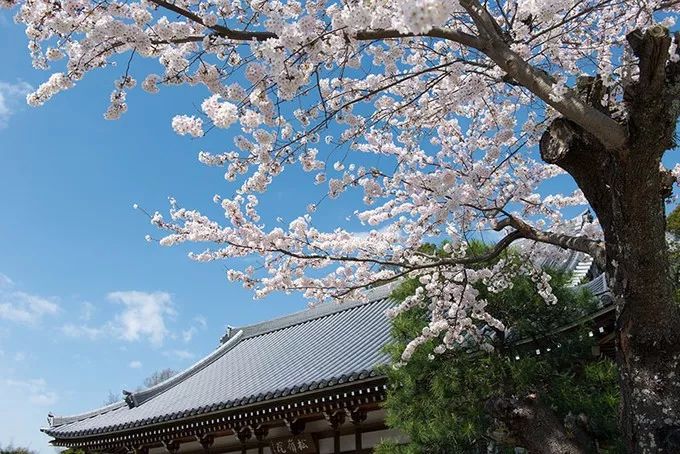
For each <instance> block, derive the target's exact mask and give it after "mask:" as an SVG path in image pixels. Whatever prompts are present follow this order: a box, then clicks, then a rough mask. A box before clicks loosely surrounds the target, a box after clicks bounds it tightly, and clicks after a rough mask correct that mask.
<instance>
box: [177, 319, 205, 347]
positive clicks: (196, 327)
mask: <svg viewBox="0 0 680 454" xmlns="http://www.w3.org/2000/svg"><path fill="white" fill-rule="evenodd" d="M206 326H208V322H207V321H206V319H205V317H203V316H202V315H197V316H196V317H194V320H193V323H192V324H191V326H189V328H188V329H186V330H183V331H182V340H183V341H184V342H190V341H191V339H193V338H194V335H195V334H196V333H198V332H199V331H200V330H204V329H205V328H206Z"/></svg>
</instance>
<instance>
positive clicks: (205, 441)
mask: <svg viewBox="0 0 680 454" xmlns="http://www.w3.org/2000/svg"><path fill="white" fill-rule="evenodd" d="M196 439H197V440H198V442H199V443H200V444H201V446H203V451H205V452H210V447H211V446H212V445H213V443H215V436H214V435H212V434H204V435H201V436H198V437H196Z"/></svg>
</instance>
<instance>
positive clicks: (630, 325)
mask: <svg viewBox="0 0 680 454" xmlns="http://www.w3.org/2000/svg"><path fill="white" fill-rule="evenodd" d="M640 152H641V150H631V151H630V153H631V154H632V153H640ZM633 162H635V161H633ZM620 167H621V168H619V169H617V172H616V177H615V178H614V181H613V183H614V186H613V188H612V189H613V192H614V194H613V197H612V201H613V203H614V205H613V207H612V208H613V209H612V210H611V212H610V213H608V217H610V218H611V219H610V220H608V221H607V224H608V225H607V227H606V228H605V240H606V244H607V272H608V275H609V278H610V286H611V288H612V291H613V293H614V296H615V298H616V302H617V320H616V341H617V355H616V360H617V364H618V368H619V377H620V383H621V397H622V413H621V424H622V429H623V432H624V434H625V436H626V441H627V444H628V449H629V451H630V452H635V453H654V452H664V453H680V309H679V306H678V303H677V301H676V299H675V289H674V288H673V287H674V286H673V282H672V279H671V272H670V263H669V260H668V248H667V244H666V236H665V216H664V209H663V200H662V197H661V195H660V188H661V180H660V176H661V175H662V174H661V173H660V172H659V171H658V163H656V164H655V165H654V166H652V165H648V166H639V165H632V163H631V164H629V165H628V166H620ZM606 217H607V216H604V218H606Z"/></svg>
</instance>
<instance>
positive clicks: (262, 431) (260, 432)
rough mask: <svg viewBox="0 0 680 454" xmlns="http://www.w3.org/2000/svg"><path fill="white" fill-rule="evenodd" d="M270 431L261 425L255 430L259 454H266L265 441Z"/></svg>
mask: <svg viewBox="0 0 680 454" xmlns="http://www.w3.org/2000/svg"><path fill="white" fill-rule="evenodd" d="M268 432H269V430H268V429H267V428H266V427H264V426H262V425H260V426H257V427H256V428H255V439H256V440H257V453H258V454H264V439H265V437H266V436H267V433H268Z"/></svg>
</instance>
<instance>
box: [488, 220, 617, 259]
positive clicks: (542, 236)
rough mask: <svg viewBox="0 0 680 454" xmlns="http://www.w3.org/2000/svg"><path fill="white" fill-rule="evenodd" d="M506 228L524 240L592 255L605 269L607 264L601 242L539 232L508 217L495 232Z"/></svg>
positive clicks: (498, 225)
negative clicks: (511, 229) (510, 228)
mask: <svg viewBox="0 0 680 454" xmlns="http://www.w3.org/2000/svg"><path fill="white" fill-rule="evenodd" d="M505 227H512V228H514V229H515V231H516V232H518V233H519V234H520V235H521V237H522V238H525V239H528V240H533V241H538V242H540V243H546V244H552V245H555V246H559V247H561V248H564V249H571V250H573V251H579V252H583V253H585V254H588V255H590V256H591V257H592V258H593V260H594V261H595V263H596V264H597V266H599V267H600V268H602V269H604V267H605V264H606V252H605V247H604V245H603V244H602V242H601V241H597V240H593V239H590V238H588V237H585V236H570V235H565V234H563V233H554V232H544V231H541V230H537V229H536V228H534V227H532V226H530V225H529V224H527V223H526V222H524V221H523V220H521V219H518V218H516V217H514V216H508V217H507V218H505V219H503V220H501V221H500V222H499V223H498V224H497V225H496V228H495V230H498V231H500V230H503V229H504V228H505Z"/></svg>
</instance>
